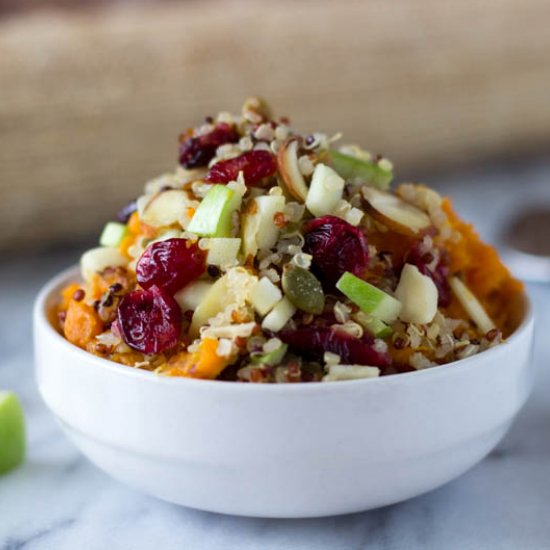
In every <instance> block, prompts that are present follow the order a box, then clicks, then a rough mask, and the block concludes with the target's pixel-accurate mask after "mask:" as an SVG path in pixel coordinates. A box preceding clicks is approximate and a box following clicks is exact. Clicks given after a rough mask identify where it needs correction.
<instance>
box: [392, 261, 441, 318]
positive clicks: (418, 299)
mask: <svg viewBox="0 0 550 550" xmlns="http://www.w3.org/2000/svg"><path fill="white" fill-rule="evenodd" d="M395 297H396V298H397V299H398V300H399V301H400V302H401V305H402V306H403V307H402V308H401V311H400V313H399V318H400V319H401V320H402V321H405V322H406V323H418V324H420V325H423V324H426V323H431V322H432V321H433V318H434V317H435V314H436V313H437V300H438V292H437V287H436V286H435V283H434V282H433V281H432V279H431V278H430V277H428V276H427V275H423V274H422V273H420V271H419V270H418V268H417V267H416V266H415V265H412V264H405V265H404V266H403V270H402V271H401V277H400V278H399V284H398V285H397V288H396V289H395Z"/></svg>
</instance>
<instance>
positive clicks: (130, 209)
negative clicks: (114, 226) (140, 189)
mask: <svg viewBox="0 0 550 550" xmlns="http://www.w3.org/2000/svg"><path fill="white" fill-rule="evenodd" d="M136 210H137V202H136V201H132V202H129V203H128V204H127V205H125V206H123V207H122V208H121V209H120V210H119V211H118V214H117V215H116V217H117V220H118V221H119V222H120V223H128V220H129V219H130V216H131V215H132V214H133V213H134V212H135V211H136Z"/></svg>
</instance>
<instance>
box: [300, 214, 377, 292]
mask: <svg viewBox="0 0 550 550" xmlns="http://www.w3.org/2000/svg"><path fill="white" fill-rule="evenodd" d="M304 238H305V245H304V251H305V252H307V253H309V254H311V255H312V256H313V260H312V265H311V269H312V271H313V272H314V273H315V275H317V277H318V278H319V279H320V281H321V282H322V283H323V286H324V287H325V290H329V291H330V290H332V289H333V288H334V286H335V284H336V282H337V281H338V279H339V278H340V277H341V276H342V275H343V274H344V273H345V272H346V271H349V272H351V273H353V274H354V275H357V276H358V277H361V276H362V275H364V273H365V271H366V269H367V266H368V263H369V250H368V246H367V239H366V237H365V235H364V234H363V232H362V231H361V230H360V229H358V228H357V227H354V226H353V225H351V224H349V223H348V222H346V221H345V220H342V219H340V218H337V217H336V216H322V217H321V218H316V219H314V220H312V221H310V222H308V223H307V224H306V226H305V227H304Z"/></svg>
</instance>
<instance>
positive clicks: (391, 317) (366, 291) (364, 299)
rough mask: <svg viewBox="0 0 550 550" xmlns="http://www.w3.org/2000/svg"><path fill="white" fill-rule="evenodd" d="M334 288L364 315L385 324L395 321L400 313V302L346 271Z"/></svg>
mask: <svg viewBox="0 0 550 550" xmlns="http://www.w3.org/2000/svg"><path fill="white" fill-rule="evenodd" d="M336 288H337V289H338V290H339V291H340V292H342V294H344V295H345V296H347V297H348V298H349V299H350V300H351V301H352V302H353V303H355V304H357V305H358V306H359V307H360V308H361V309H362V310H363V311H364V312H365V313H369V314H370V315H372V316H373V317H376V318H377V319H380V320H381V321H384V322H386V323H391V322H392V321H395V320H396V319H397V317H398V316H399V312H400V311H401V302H399V300H396V299H395V298H394V297H393V296H390V295H389V294H387V293H386V292H384V291H383V290H380V289H379V288H376V287H375V286H373V285H371V284H370V283H367V282H366V281H363V280H362V279H359V277H356V276H355V275H353V273H350V272H349V271H346V272H345V273H344V274H343V275H342V276H341V277H340V279H338V282H337V283H336Z"/></svg>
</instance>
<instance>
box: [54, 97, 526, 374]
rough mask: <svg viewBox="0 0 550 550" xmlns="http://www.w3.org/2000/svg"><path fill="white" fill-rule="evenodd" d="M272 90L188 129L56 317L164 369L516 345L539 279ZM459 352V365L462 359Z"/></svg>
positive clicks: (95, 349)
mask: <svg viewBox="0 0 550 550" xmlns="http://www.w3.org/2000/svg"><path fill="white" fill-rule="evenodd" d="M392 179H393V166H392V163H391V162H390V161H389V160H388V159H386V158H383V157H381V156H380V155H374V154H371V153H369V152H367V151H366V150H364V149H362V148H360V147H359V146H357V145H346V144H342V143H341V136H340V135H338V134H337V135H327V134H324V133H311V134H300V133H298V132H297V131H296V130H295V129H294V128H293V127H292V125H291V123H290V121H289V120H288V119H287V118H284V117H282V118H275V117H274V116H273V115H272V114H271V111H270V109H269V107H268V106H267V105H266V104H265V103H264V102H263V101H262V100H260V99H258V98H250V99H248V100H247V101H246V102H245V104H244V106H243V108H242V112H241V114H239V115H232V114H230V113H226V112H222V113H219V114H218V115H217V116H216V117H211V116H209V117H206V119H205V120H204V122H203V123H202V124H200V125H199V126H197V127H195V128H191V129H189V130H187V131H186V132H185V133H183V134H182V135H181V136H180V139H179V165H178V166H177V168H176V169H175V171H174V172H170V173H167V174H164V175H161V176H159V177H158V178H155V179H153V180H151V181H149V182H148V183H147V184H146V185H145V189H144V193H143V195H141V196H140V197H138V198H137V200H135V201H133V202H131V203H129V204H128V205H126V206H125V207H124V208H122V210H120V212H119V213H118V221H112V222H109V223H107V225H106V226H105V228H104V229H103V232H102V234H101V237H100V239H99V244H100V246H99V247H97V248H94V249H92V250H89V251H87V252H85V253H84V254H83V256H82V258H81V261H80V268H81V279H80V280H75V281H74V282H72V283H71V284H69V285H68V286H66V287H65V288H64V289H63V290H62V292H61V294H60V296H59V303H58V304H57V306H56V310H55V312H54V323H55V324H56V326H57V328H58V330H59V331H60V333H61V334H62V335H64V337H65V338H66V339H67V340H68V341H69V342H71V343H72V344H74V345H76V346H78V347H80V348H82V349H84V350H86V351H87V352H89V353H91V354H94V355H96V356H99V357H103V358H105V359H108V360H111V361H115V362H117V363H121V364H123V365H127V366H128V367H131V368H138V369H145V370H148V371H153V372H155V373H158V374H159V375H164V376H183V377H192V378H202V379H218V380H227V381H237V382H255V383H260V382H263V383H289V382H320V381H333V380H350V379H358V378H372V377H378V376H386V375H391V374H398V373H402V372H409V371H415V370H420V369H427V368H432V367H437V366H438V365H442V364H446V363H451V362H454V361H457V360H459V359H463V358H466V357H470V356H472V355H475V354H477V353H481V352H483V351H485V350H487V349H488V348H491V347H492V346H496V345H499V344H501V343H502V342H503V341H504V340H505V338H506V337H508V336H509V335H510V334H511V333H512V332H513V330H514V329H515V328H516V325H517V315H516V316H515V315H514V314H513V308H512V304H513V303H515V302H517V301H518V299H520V298H521V296H522V295H523V287H522V284H521V283H520V282H519V281H517V280H516V279H514V278H513V277H512V276H511V275H510V273H509V272H508V270H507V269H506V268H505V267H504V266H503V264H502V263H501V261H500V259H499V258H498V255H497V253H496V251H495V250H494V249H493V248H492V247H490V246H489V245H487V244H484V243H483V242H481V241H480V239H479V237H478V236H477V234H476V233H475V231H474V230H473V228H472V227H471V226H470V225H469V224H467V223H465V222H464V221H462V220H461V219H460V218H459V217H458V216H457V215H456V213H455V212H454V210H453V208H452V205H451V202H450V200H449V199H447V198H442V197H441V196H440V195H439V194H438V193H437V192H436V191H434V190H432V189H429V188H428V187H426V186H424V185H420V184H417V183H401V184H399V185H396V186H394V187H393V189H392V188H390V183H391V181H392ZM456 368H460V367H459V365H457V367H456Z"/></svg>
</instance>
